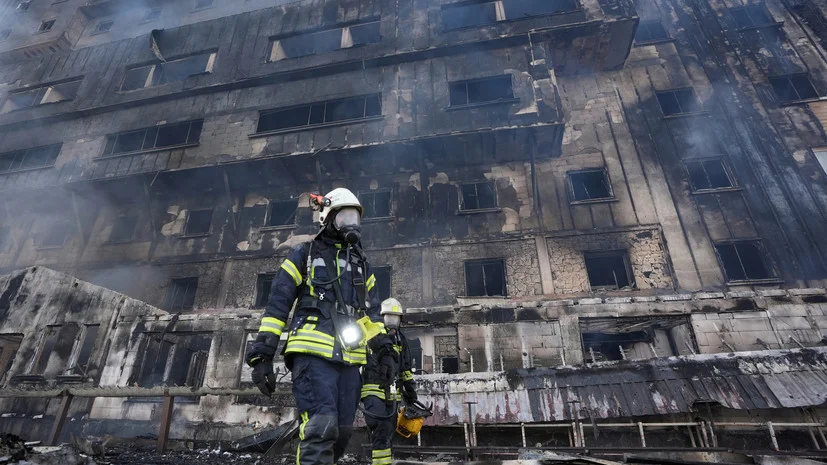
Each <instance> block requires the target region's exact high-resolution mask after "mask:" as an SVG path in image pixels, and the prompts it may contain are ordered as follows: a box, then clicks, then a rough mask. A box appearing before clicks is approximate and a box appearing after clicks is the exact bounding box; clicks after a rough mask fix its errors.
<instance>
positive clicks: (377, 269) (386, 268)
mask: <svg viewBox="0 0 827 465" xmlns="http://www.w3.org/2000/svg"><path fill="white" fill-rule="evenodd" d="M370 272H371V274H372V275H373V276H377V272H378V274H379V275H381V274H383V273H387V276H388V288H387V295H386V296H384V297H383V294H380V293H379V291H380V289H379V283H380V279H379V277H376V284H375V285H374V286H375V289H376V293H377V296H378V297H379V300H380V301H383V300H385V299H387V298H389V297H392V296H393V266H391V265H381V266H373V267H371V269H370Z"/></svg>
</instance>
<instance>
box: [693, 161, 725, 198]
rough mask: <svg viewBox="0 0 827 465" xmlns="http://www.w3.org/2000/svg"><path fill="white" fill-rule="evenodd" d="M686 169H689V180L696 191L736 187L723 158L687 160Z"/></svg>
mask: <svg viewBox="0 0 827 465" xmlns="http://www.w3.org/2000/svg"><path fill="white" fill-rule="evenodd" d="M686 169H687V171H689V181H690V182H691V183H692V190H693V191H695V192H697V191H704V190H713V189H727V188H731V187H735V183H734V182H733V180H732V177H731V176H730V174H729V171H728V170H727V168H726V166H725V164H724V161H723V160H721V159H713V160H701V161H693V162H687V163H686Z"/></svg>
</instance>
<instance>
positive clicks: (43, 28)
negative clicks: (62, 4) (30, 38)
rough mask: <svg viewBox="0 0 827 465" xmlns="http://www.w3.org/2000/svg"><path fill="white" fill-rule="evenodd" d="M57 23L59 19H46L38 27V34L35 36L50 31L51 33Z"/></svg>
mask: <svg viewBox="0 0 827 465" xmlns="http://www.w3.org/2000/svg"><path fill="white" fill-rule="evenodd" d="M56 22H57V18H52V19H44V20H43V21H41V22H40V24H39V25H38V26H37V32H35V34H45V33H47V32H49V31H51V30H52V29H54V27H55V23H56Z"/></svg>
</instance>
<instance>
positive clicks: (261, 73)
mask: <svg viewBox="0 0 827 465" xmlns="http://www.w3.org/2000/svg"><path fill="white" fill-rule="evenodd" d="M6 3H7V4H8V5H3V6H0V8H5V9H4V10H0V11H2V13H0V14H2V18H4V20H2V22H0V63H1V64H0V190H2V197H1V198H0V203H2V205H0V271H2V272H3V273H6V274H5V275H4V276H3V277H0V292H2V295H1V296H0V344H2V345H0V349H2V351H0V369H2V370H3V371H2V372H0V376H2V378H0V387H3V388H6V389H17V388H19V387H20V386H32V385H35V386H43V385H64V384H66V383H82V384H92V385H96V386H143V387H149V386H162V385H169V386H171V385H185V386H193V387H200V386H211V387H219V386H227V387H237V386H243V385H244V383H245V380H246V379H247V378H246V377H247V376H249V374H248V373H247V372H246V370H244V369H242V367H241V354H242V353H243V350H244V347H245V345H246V343H247V341H249V340H250V339H251V338H252V336H251V334H254V331H255V329H256V323H257V321H256V320H257V319H258V317H259V315H260V309H259V308H260V307H261V306H262V302H263V301H262V299H263V296H265V295H266V294H267V292H268V290H269V282H270V281H269V280H270V279H272V276H273V273H275V272H276V270H277V269H278V266H279V264H280V262H281V260H282V259H283V258H284V257H285V256H286V254H287V253H288V251H289V250H290V248H291V247H293V246H295V245H297V244H299V243H301V242H302V241H305V240H308V239H309V238H310V237H311V236H312V235H313V234H315V232H316V230H317V229H316V228H317V227H316V226H315V225H314V217H313V212H312V211H311V209H310V208H309V202H308V196H307V194H308V193H309V192H314V191H319V192H326V191H328V190H331V189H332V188H334V187H348V188H350V189H351V190H353V191H354V192H356V193H358V195H359V197H360V200H361V201H362V203H363V204H364V205H365V207H366V218H365V228H364V239H363V243H364V245H365V247H366V248H367V250H368V252H369V254H370V257H371V261H372V263H373V265H374V266H376V267H378V272H377V278H378V280H379V283H378V286H379V288H380V289H381V291H380V292H381V293H382V294H383V297H385V296H394V297H396V298H398V299H399V300H400V301H401V302H402V303H403V305H405V306H406V307H407V308H408V309H409V312H408V321H409V322H410V324H411V325H412V326H413V327H412V328H411V329H410V334H411V337H410V338H411V339H412V340H413V341H414V344H415V351H416V353H417V368H418V369H419V371H420V373H422V374H423V376H422V377H423V379H424V380H425V381H423V383H422V386H423V394H428V393H430V394H432V395H433V397H434V399H436V400H437V405H438V407H439V408H441V411H440V412H441V413H440V414H439V415H437V416H436V418H434V419H433V425H435V426H445V427H447V425H453V424H457V423H462V422H463V421H468V418H466V417H463V414H462V412H459V411H457V410H456V406H457V405H460V406H462V405H463V404H462V402H465V401H467V400H468V399H472V400H477V401H479V402H480V403H481V404H484V405H481V406H480V409H479V411H478V413H477V414H476V415H475V417H474V418H475V421H476V422H480V423H492V424H498V423H509V424H514V423H530V422H536V423H553V422H566V421H571V420H572V419H573V417H572V415H574V417H576V418H574V419H576V420H578V421H579V420H580V419H589V418H591V420H590V421H592V422H594V421H596V419H612V418H615V419H616V418H625V419H626V420H628V419H630V418H632V419H634V421H644V420H646V421H657V420H658V419H663V418H669V419H670V420H669V421H673V422H674V421H682V419H686V420H687V421H690V420H692V419H694V418H696V416H697V412H698V409H697V406H696V404H708V403H714V404H715V406H714V408H712V409H707V410H705V411H704V414H705V415H707V416H706V417H705V418H706V420H705V421H710V422H713V423H714V422H721V421H724V422H726V421H727V419H731V422H737V421H739V420H738V419H743V418H744V417H745V416H746V417H748V416H750V415H757V417H760V419H762V421H766V420H770V421H782V420H781V419H786V420H787V422H788V423H792V422H799V423H808V424H809V423H811V422H821V421H822V420H820V419H819V418H818V414H819V413H821V414H823V413H824V411H823V403H824V400H825V399H824V396H823V395H820V394H818V389H817V388H811V389H810V388H807V387H806V386H811V385H813V383H817V382H820V383H821V385H820V386H821V388H820V389H821V392H822V393H823V392H827V384H825V382H827V381H825V380H827V377H825V376H824V375H823V372H824V369H825V368H824V367H825V361H824V353H823V349H818V348H813V349H811V348H812V347H816V346H823V345H824V338H825V335H827V313H826V312H827V303H826V302H827V297H825V291H824V287H825V286H827V134H825V129H824V128H825V125H827V101H824V100H822V98H821V96H822V95H825V94H827V72H825V68H827V59H825V57H827V55H826V54H825V41H827V28H825V27H824V15H825V14H827V9H826V8H827V6H825V5H824V3H823V2H822V1H818V0H783V1H782V0H767V1H766V2H753V1H743V2H742V1H734V0H685V1H676V0H654V1H650V0H646V1H643V0H641V1H632V0H547V1H543V2H539V1H534V2H533V1H525V0H497V1H492V2H471V3H469V2H449V1H440V0H415V1H410V2H391V1H386V0H317V1H316V0H314V1H310V0H304V1H301V2H297V3H289V4H283V5H277V6H271V5H272V2H265V1H256V0H253V1H246V2H209V1H207V2H202V1H195V0H186V1H185V0H181V1H174V2H162V3H157V4H155V3H152V2H148V3H145V2H122V1H114V0H113V1H103V0H99V1H76V0H69V1H66V2H58V3H55V4H49V3H50V2H46V1H42V2H41V1H39V0H31V1H29V2H16V1H15V2H6ZM213 3H214V5H213ZM234 3H243V5H244V6H231V4H234ZM47 268H48V269H47ZM51 270H57V272H55V271H51ZM70 276H71V277H70ZM79 283H80V284H79ZM78 286H80V287H78ZM24 290H25V292H24ZM92 296H94V297H92ZM101 296H105V298H104V297H101ZM125 305H126V306H130V305H131V306H133V307H134V308H133V307H130V308H131V310H130V311H126V310H125V307H124V306H125ZM67 310H68V311H67ZM743 351H750V354H742V356H743V357H744V360H745V362H743V363H742V364H740V365H738V364H736V365H732V363H731V362H728V361H725V359H726V357H725V356H720V357H719V356H716V355H714V354H721V353H724V354H726V353H733V352H734V353H736V354H737V353H738V352H743ZM802 354H803V355H802ZM666 357H677V358H669V359H666ZM756 360H757V361H756ZM761 360H765V361H766V363H767V364H770V365H772V368H768V369H767V370H765V372H762V371H761V366H763V365H762V362H761ZM750 364H752V365H750ZM674 365H680V367H679V368H676V367H675V366H674ZM784 367H786V368H784ZM636 369H644V370H648V372H651V373H650V374H651V376H643V377H640V378H636V377H635V376H636V374H635V370H636ZM521 370H529V372H525V371H521ZM538 370H539V371H538ZM595 370H596V371H595ZM669 370H673V371H675V372H676V373H678V374H677V375H675V376H674V377H672V378H669V379H667V378H664V377H662V376H660V375H661V374H662V372H664V371H669ZM773 370H776V371H773ZM799 372H800V373H821V374H820V375H812V376H813V377H812V378H805V376H810V375H804V374H802V375H800V377H797V376H799V375H795V376H792V375H791V376H792V378H794V381H795V383H797V384H795V385H796V386H799V388H800V389H801V390H802V393H801V394H800V395H796V396H794V397H795V399H796V400H795V402H789V401H788V400H787V399H785V398H784V397H785V394H783V393H782V389H781V387H779V386H780V385H783V384H786V383H788V382H789V380H787V381H785V382H784V383H780V384H779V383H778V381H777V378H775V376H776V375H779V376H780V373H799ZM471 373H473V374H471ZM699 373H700V374H699ZM726 373H728V374H729V375H727V374H726ZM758 373H760V374H761V375H762V376H763V377H765V378H771V379H772V380H773V381H766V380H764V379H763V378H762V379H761V380H757V379H756V378H755V377H754V376H753V377H752V378H750V376H751V375H755V376H757V374H758ZM693 376H695V377H700V378H703V379H712V380H715V379H718V381H713V384H715V383H717V384H715V386H717V387H715V388H714V389H713V388H710V387H709V386H707V387H706V388H705V389H701V388H699V387H698V386H697V385H691V384H692V381H691V380H693V379H695V378H693ZM716 376H717V378H716ZM726 376H731V377H735V378H737V377H738V376H744V377H745V378H743V379H747V378H749V379H751V380H752V381H754V383H755V384H754V385H753V384H748V383H746V382H740V383H739V384H737V385H736V384H727V382H726V381H721V380H723V379H724V378H725V377H726ZM555 379H560V380H566V381H565V383H567V385H568V386H570V387H572V388H571V389H568V388H565V389H563V388H559V387H555V388H554V389H552V388H551V386H552V385H554V383H555V381H554V380H555ZM733 379H734V378H733ZM738 379H741V378H738ZM463 380H464V381H463ZM589 380H591V381H589ZM561 382H562V381H561ZM451 383H455V384H456V383H459V384H463V383H464V384H463V386H464V387H463V388H462V389H460V388H459V387H457V386H455V385H452V384H451ZM635 383H637V384H635ZM647 383H648V384H647ZM658 383H662V384H658ZM762 383H763V384H762ZM613 384H617V385H618V386H620V385H621V384H623V385H624V386H625V387H616V388H612V387H611V385H613ZM626 384H628V385H626ZM647 385H648V386H650V387H649V388H648V390H647V389H646V388H645V386H647ZM689 385H691V386H690V387H691V389H690V387H686V386H689ZM555 386H556V385H555ZM607 386H609V387H607ZM652 386H654V387H652ZM664 386H665V387H664ZM756 386H757V387H756ZM776 388H778V389H776ZM544 389H545V391H544ZM614 389H619V390H620V391H617V390H614ZM624 389H626V390H628V392H626V395H627V396H628V397H627V398H626V400H627V401H628V403H627V402H626V401H622V400H620V399H619V398H618V393H619V392H621V393H622V392H625V391H624ZM636 389H637V390H636ZM670 389H671V390H670ZM808 389H809V390H812V391H813V392H808ZM491 392H493V394H491V396H493V397H485V395H484V394H485V393H491ZM678 393H682V394H680V395H681V396H683V397H681V399H682V400H680V401H678V400H677V399H676V396H678ZM500 394H501V396H500ZM523 394H524V395H523ZM640 395H644V396H646V397H647V399H649V398H650V397H651V399H650V400H647V401H646V402H648V403H647V404H646V405H647V407H643V406H641V405H642V404H636V405H632V404H635V402H634V401H633V398H635V399H636V398H637V396H640ZM452 396H453V397H452ZM497 396H500V397H497ZM544 396H545V397H544ZM601 396H602V397H601ZM600 398H602V399H604V400H605V401H599V399H600ZM587 399H590V400H588V401H587ZM594 399H598V400H594ZM611 399H613V400H611ZM248 401H249V403H248ZM260 401H261V400H260V399H259V400H256V399H230V398H226V399H220V400H215V399H212V398H209V397H207V398H202V399H200V400H198V399H189V400H182V401H181V402H182V403H180V405H179V406H178V407H177V408H178V409H180V411H181V412H182V414H181V415H182V417H186V421H187V423H186V424H181V425H179V427H178V429H177V430H174V433H176V434H178V435H179V436H180V437H182V438H186V437H190V436H191V434H192V433H191V432H192V431H197V430H198V428H199V427H198V425H199V424H205V423H207V424H209V423H211V422H217V421H219V420H222V421H225V422H226V423H227V424H228V425H229V426H227V427H226V428H217V427H216V428H215V429H214V430H212V432H211V433H208V434H206V436H212V437H213V438H216V439H222V438H224V439H225V438H228V437H231V436H233V435H236V436H237V435H239V434H241V433H242V432H243V430H244V426H243V425H247V424H249V423H250V422H254V421H264V422H267V421H269V422H278V420H279V419H286V418H289V417H290V416H291V415H292V413H291V411H290V409H289V406H276V407H269V409H268V408H265V407H256V409H257V410H250V408H251V407H250V403H260ZM2 402H6V404H3V405H4V406H6V407H8V408H4V409H3V410H4V411H7V412H11V415H10V416H8V417H6V419H4V420H3V421H5V422H6V423H7V424H8V425H12V426H10V427H12V428H17V429H22V428H31V427H32V424H36V423H37V421H35V420H34V419H33V417H36V416H38V415H44V414H45V415H46V416H47V417H49V416H50V415H54V414H55V409H56V408H57V405H56V401H54V400H53V401H45V400H43V401H37V402H34V401H25V402H24V401H23V400H15V401H11V400H4V401H2ZM502 402H506V403H508V402H512V403H513V405H519V407H516V406H514V407H513V409H512V410H508V411H502V410H498V409H497V408H496V406H497V405H500V404H501V403H502ZM569 402H576V403H579V404H578V405H579V406H578V407H571V408H574V409H575V410H576V412H575V413H572V412H574V411H573V410H566V409H569V407H564V406H565V405H569V404H568V403H569ZM586 404H588V405H586ZM509 405H512V404H509ZM155 406H156V404H153V403H152V402H132V401H130V400H125V401H124V400H122V399H121V400H113V399H102V398H101V399H97V400H94V401H89V402H88V403H78V404H76V405H75V406H74V407H73V408H74V409H75V410H76V411H74V414H75V415H76V416H77V417H78V418H81V417H83V418H85V419H86V423H85V424H86V425H87V426H86V427H87V428H89V429H90V431H93V432H104V431H108V430H107V428H109V427H108V426H106V425H107V421H109V420H111V421H113V422H115V421H127V420H128V421H132V422H134V425H135V428H136V430H135V433H136V435H140V434H142V432H141V431H142V430H141V428H143V427H144V426H141V425H144V424H149V423H151V420H152V419H153V418H154V417H153V415H155V416H157V411H156V409H155ZM508 408H511V407H508ZM205 412H206V413H205ZM251 412H252V413H251ZM754 412H758V413H754ZM733 418H734V420H732V419H733ZM38 428H39V429H38V430H40V431H43V430H44V428H45V429H46V430H48V428H49V426H48V425H46V426H39V427H38ZM110 429H111V428H110ZM690 430H691V428H690ZM816 430H817V433H816V432H814V433H813V437H814V440H815V444H816V445H818V446H819V447H825V448H827V443H824V442H823V438H824V436H823V431H822V430H819V429H818V428H816ZM691 434H696V436H692V442H691V443H692V445H697V444H698V443H697V442H696V439H697V441H698V442H702V441H701V440H700V439H698V437H699V436H697V435H698V434H700V433H691ZM818 434H821V436H819V435H818ZM204 435H205V434H203V433H202V434H201V437H203V436H204ZM506 436H507V435H506ZM667 436H668V435H665V436H664V438H665V439H663V441H666V442H667V443H668V442H669V439H668V437H667ZM434 437H435V439H434V440H436V435H435V436H434ZM739 437H740V436H739ZM574 438H575V439H574V440H573V442H572V443H570V445H579V446H583V447H585V446H586V440H585V439H584V438H583V437H582V435H581V437H580V441H582V442H578V440H577V434H576V433H575V434H574ZM740 438H741V439H738V440H743V441H747V442H743V444H748V443H749V444H751V445H752V444H753V443H754V445H755V446H756V447H758V446H761V447H764V446H766V443H765V441H764V442H762V441H758V440H755V441H753V442H749V438H748V436H743V437H740ZM743 438H747V439H743ZM570 439H571V437H570ZM427 440H428V439H427V438H426V441H427ZM687 440H688V439H687ZM819 441H821V442H819ZM621 442H622V441H621ZM736 442H737V440H736ZM575 443H576V444H575ZM793 443H794V441H791V442H790V444H791V447H792V445H795V447H799V444H798V443H795V444H793ZM650 445H652V443H651V441H650ZM707 445H710V444H707ZM716 445H717V444H716ZM750 447H751V446H750ZM801 447H804V446H801ZM806 447H812V444H809V445H806ZM744 448H745V449H746V448H748V447H746V446H744Z"/></svg>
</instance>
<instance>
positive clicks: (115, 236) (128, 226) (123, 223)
mask: <svg viewBox="0 0 827 465" xmlns="http://www.w3.org/2000/svg"><path fill="white" fill-rule="evenodd" d="M137 227H138V216H137V215H126V216H119V217H117V218H115V222H114V224H113V225H112V232H111V233H110V234H109V242H129V241H131V240H132V239H133V237H134V236H135V229H136V228H137Z"/></svg>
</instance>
